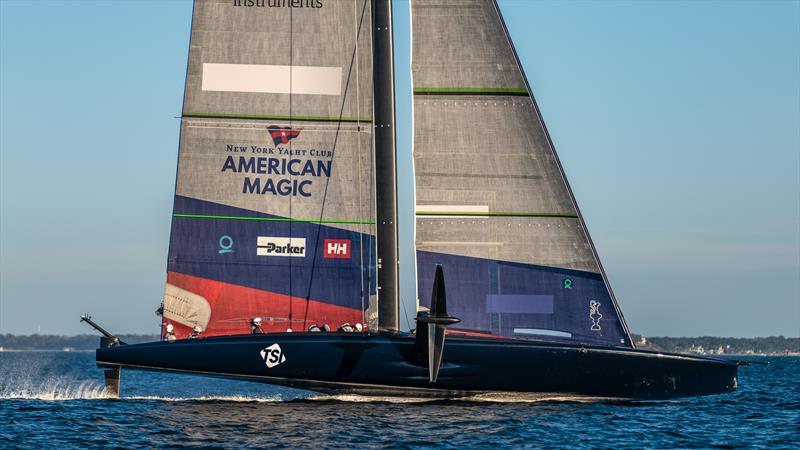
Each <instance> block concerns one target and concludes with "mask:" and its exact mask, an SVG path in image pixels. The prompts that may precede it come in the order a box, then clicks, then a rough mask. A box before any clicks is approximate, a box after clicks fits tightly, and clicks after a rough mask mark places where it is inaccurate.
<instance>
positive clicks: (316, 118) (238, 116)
mask: <svg viewBox="0 0 800 450" xmlns="http://www.w3.org/2000/svg"><path fill="white" fill-rule="evenodd" d="M183 117H191V118H201V119H253V120H296V121H299V122H355V123H357V122H367V123H372V119H370V118H366V117H326V116H280V115H277V116H272V115H270V116H262V115H258V114H228V113H198V112H188V113H183Z"/></svg>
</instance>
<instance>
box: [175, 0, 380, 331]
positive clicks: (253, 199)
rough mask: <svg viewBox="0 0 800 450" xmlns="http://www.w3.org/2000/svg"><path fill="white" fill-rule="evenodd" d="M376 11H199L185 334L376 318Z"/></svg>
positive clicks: (250, 0)
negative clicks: (256, 321) (256, 324)
mask: <svg viewBox="0 0 800 450" xmlns="http://www.w3.org/2000/svg"><path fill="white" fill-rule="evenodd" d="M370 14H371V11H370V1H369V0H291V1H289V0H203V1H197V2H196V3H195V6H194V13H193V20H192V31H191V44H190V50H189V62H188V71H187V76H186V91H185V97H184V104H183V115H182V120H181V139H180V151H179V160H178V173H177V185H176V191H175V203H174V214H173V219H172V231H171V236H170V246H169V261H168V274H167V286H166V289H165V295H164V322H165V323H172V324H173V325H174V326H175V330H176V334H177V335H178V337H185V336H186V335H187V334H188V333H190V332H191V330H192V328H193V327H195V326H199V327H200V328H202V329H203V332H204V334H205V335H224V334H240V333H246V332H248V331H249V327H250V320H251V319H252V318H254V317H261V318H262V319H263V329H264V331H285V330H286V329H289V328H291V329H294V330H305V329H306V328H307V327H308V326H310V325H311V324H314V323H316V324H319V325H320V326H321V325H322V324H325V323H327V324H330V325H331V326H338V325H339V324H342V323H344V322H350V323H356V322H361V323H368V322H374V318H371V317H367V316H368V311H372V309H370V306H369V305H370V302H371V301H372V302H373V309H374V301H375V292H376V288H375V270H376V269H375V268H376V263H375V259H376V257H375V228H374V227H375V217H376V214H375V206H374V205H375V192H374V169H373V167H374V160H373V152H372V141H373V138H372V119H371V118H372V61H371V59H372V54H371V33H370V19H371V17H370ZM371 319H372V320H371Z"/></svg>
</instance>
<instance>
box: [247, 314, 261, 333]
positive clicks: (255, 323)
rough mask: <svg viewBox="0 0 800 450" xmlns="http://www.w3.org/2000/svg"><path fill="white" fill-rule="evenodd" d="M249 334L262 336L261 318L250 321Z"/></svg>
mask: <svg viewBox="0 0 800 450" xmlns="http://www.w3.org/2000/svg"><path fill="white" fill-rule="evenodd" d="M250 325H251V326H250V334H264V330H262V329H261V317H256V318H254V319H253V320H252V321H250Z"/></svg>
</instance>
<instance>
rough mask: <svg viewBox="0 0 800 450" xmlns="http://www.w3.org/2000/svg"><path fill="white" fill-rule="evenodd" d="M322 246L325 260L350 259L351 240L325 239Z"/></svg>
mask: <svg viewBox="0 0 800 450" xmlns="http://www.w3.org/2000/svg"><path fill="white" fill-rule="evenodd" d="M322 245H323V248H324V249H325V253H323V256H324V257H325V258H350V240H349V239H325V241H324V242H323V243H322Z"/></svg>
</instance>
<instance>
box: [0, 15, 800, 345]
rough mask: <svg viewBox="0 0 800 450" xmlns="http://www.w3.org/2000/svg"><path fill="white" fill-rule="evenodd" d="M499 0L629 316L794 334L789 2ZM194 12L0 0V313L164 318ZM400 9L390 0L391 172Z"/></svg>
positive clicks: (799, 188)
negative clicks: (159, 312)
mask: <svg viewBox="0 0 800 450" xmlns="http://www.w3.org/2000/svg"><path fill="white" fill-rule="evenodd" d="M501 9H502V11H503V13H504V15H505V18H506V21H507V23H508V26H509V29H510V32H511V35H512V39H513V40H514V42H515V45H516V47H517V51H518V52H519V55H520V58H521V59H522V62H523V65H524V69H525V71H526V74H527V76H528V79H529V81H530V83H531V85H532V87H533V89H534V94H535V95H536V97H537V101H538V102H539V105H540V107H541V109H542V113H543V115H544V118H545V121H546V123H547V125H548V128H549V130H550V133H551V135H552V138H553V141H554V142H555V145H556V148H557V150H558V152H559V156H560V158H561V160H562V162H563V164H564V166H565V170H566V173H567V175H568V177H569V179H570V182H571V184H572V187H573V189H574V191H575V195H576V197H577V199H578V202H579V204H580V207H581V210H582V212H583V214H584V216H585V218H586V221H587V223H588V226H589V230H590V232H591V234H592V237H593V239H594V241H595V244H596V245H597V247H598V251H599V253H600V256H601V259H602V260H603V263H604V265H605V267H606V270H607V272H608V275H609V278H610V280H611V282H612V286H613V288H614V290H615V291H616V293H617V296H618V298H619V300H620V303H621V306H622V309H623V311H624V313H625V316H626V319H627V320H628V323H629V325H630V326H631V328H632V330H633V331H634V332H638V333H645V334H648V335H673V336H679V335H726V336H764V335H779V334H783V335H791V336H798V335H800V3H798V2H792V1H775V2H765V1H761V2H746V1H740V2H679V1H675V2H627V1H626V2H610V1H599V2H580V1H575V2H550V1H501ZM190 21H191V3H190V2H186V1H172V2H170V1H158V2H155V1H153V2H145V1H142V2H136V1H129V2H125V1H114V2H101V1H85V2H66V1H63V2H62V1H58V2H46V1H41V2H31V1H8V0H4V1H2V2H0V33H1V34H0V333H33V332H36V330H37V327H38V326H39V325H41V329H42V332H48V333H64V334H74V333H81V332H87V331H88V330H87V328H86V327H85V326H82V325H81V324H79V323H78V319H77V318H78V315H79V314H80V313H83V312H87V311H88V312H91V313H92V314H93V315H94V316H95V317H96V318H97V319H99V320H100V321H101V322H102V323H103V324H105V325H107V326H108V328H110V329H111V330H114V331H119V332H150V333H157V332H158V331H159V321H158V320H157V318H156V317H155V316H154V315H153V312H152V311H153V310H154V309H155V307H156V306H157V305H158V304H159V302H160V299H161V295H162V289H163V282H164V279H165V271H166V250H167V240H168V234H169V219H170V213H171V205H172V194H173V190H174V182H175V180H174V176H175V164H176V155H177V147H178V128H179V121H178V119H175V116H178V115H179V114H180V110H181V100H182V93H183V83H184V76H185V70H186V52H187V49H188V41H189V26H190ZM408 28H409V18H408V4H407V2H404V1H396V2H395V39H396V44H397V64H398V67H399V68H398V73H397V91H398V93H397V94H398V124H397V126H398V130H405V132H403V131H400V132H399V133H398V146H399V149H400V152H401V153H400V155H399V166H400V167H399V170H400V175H399V176H400V179H401V182H402V180H409V179H410V176H411V172H410V161H411V160H410V136H411V134H410V128H409V127H410V122H411V121H410V104H411V101H410V95H409V93H410V86H409V74H408V70H407V68H406V67H407V64H408V41H407V39H408V37H407V36H408V35H407V33H408ZM405 186H406V187H405V188H404V190H403V191H402V192H401V199H400V200H401V204H400V209H401V215H405V221H404V223H403V226H402V228H401V238H402V239H403V247H402V249H401V250H402V254H401V256H402V260H405V261H408V260H409V256H410V254H411V248H410V245H411V239H410V236H411V220H412V204H413V201H412V199H411V196H410V193H411V189H410V185H408V183H406V184H405ZM401 218H402V217H401ZM409 275H410V271H405V273H404V276H403V295H404V297H405V298H406V299H408V300H411V299H413V295H414V293H413V289H414V286H413V279H412V278H411V277H410V276H409Z"/></svg>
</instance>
